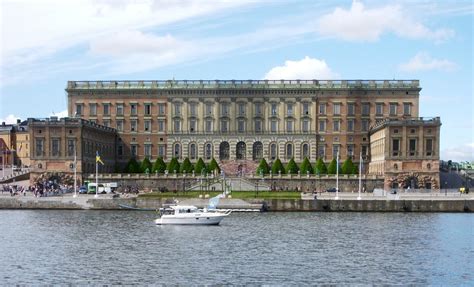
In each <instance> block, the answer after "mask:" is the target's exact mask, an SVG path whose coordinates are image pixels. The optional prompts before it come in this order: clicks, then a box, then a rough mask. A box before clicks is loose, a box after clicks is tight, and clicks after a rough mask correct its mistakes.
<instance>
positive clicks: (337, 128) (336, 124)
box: [332, 120, 341, 132]
mask: <svg viewBox="0 0 474 287" xmlns="http://www.w3.org/2000/svg"><path fill="white" fill-rule="evenodd" d="M332 130H333V131H334V132H339V131H341V121H340V120H334V122H333V127H332Z"/></svg>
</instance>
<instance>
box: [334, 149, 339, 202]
mask: <svg viewBox="0 0 474 287" xmlns="http://www.w3.org/2000/svg"><path fill="white" fill-rule="evenodd" d="M334 199H336V200H338V199H339V150H338V151H337V155H336V197H335V198H334Z"/></svg>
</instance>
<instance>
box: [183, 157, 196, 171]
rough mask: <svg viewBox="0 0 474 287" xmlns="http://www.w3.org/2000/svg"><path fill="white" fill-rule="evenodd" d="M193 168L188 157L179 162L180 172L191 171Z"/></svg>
mask: <svg viewBox="0 0 474 287" xmlns="http://www.w3.org/2000/svg"><path fill="white" fill-rule="evenodd" d="M193 170H194V166H193V164H192V163H191V161H190V160H189V158H188V157H187V158H185V159H184V161H183V162H182V163H181V173H191V172H193Z"/></svg>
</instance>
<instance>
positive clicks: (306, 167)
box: [300, 157, 313, 175]
mask: <svg viewBox="0 0 474 287" xmlns="http://www.w3.org/2000/svg"><path fill="white" fill-rule="evenodd" d="M300 170H301V174H303V175H304V174H307V173H308V172H309V173H310V174H312V173H313V166H312V165H311V163H310V162H309V159H308V158H307V157H305V158H304V160H303V162H302V163H301V166H300Z"/></svg>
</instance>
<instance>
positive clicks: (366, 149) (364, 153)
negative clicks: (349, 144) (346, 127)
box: [362, 145, 369, 157]
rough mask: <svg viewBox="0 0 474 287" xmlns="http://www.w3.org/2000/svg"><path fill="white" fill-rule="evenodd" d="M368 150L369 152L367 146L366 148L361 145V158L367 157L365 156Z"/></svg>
mask: <svg viewBox="0 0 474 287" xmlns="http://www.w3.org/2000/svg"><path fill="white" fill-rule="evenodd" d="M368 150H369V147H368V146H366V145H363V146H362V156H363V157H367V155H368V153H367V152H368Z"/></svg>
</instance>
